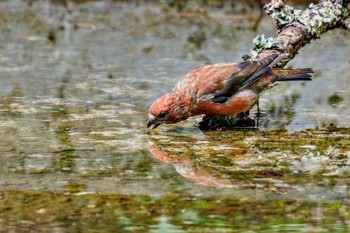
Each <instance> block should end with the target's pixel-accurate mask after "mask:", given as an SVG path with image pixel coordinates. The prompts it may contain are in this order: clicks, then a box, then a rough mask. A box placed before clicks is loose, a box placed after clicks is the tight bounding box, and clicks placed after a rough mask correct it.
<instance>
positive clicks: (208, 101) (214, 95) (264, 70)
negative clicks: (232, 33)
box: [147, 53, 313, 131]
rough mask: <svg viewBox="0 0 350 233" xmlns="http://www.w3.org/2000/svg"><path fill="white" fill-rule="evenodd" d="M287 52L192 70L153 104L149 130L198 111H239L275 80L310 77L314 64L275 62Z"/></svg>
mask: <svg viewBox="0 0 350 233" xmlns="http://www.w3.org/2000/svg"><path fill="white" fill-rule="evenodd" d="M286 57H287V54H280V55H278V54H276V53H274V54H272V55H269V56H267V57H264V58H261V59H259V60H257V61H243V62H238V63H216V64H211V65H206V66H203V67H199V68H197V69H194V70H191V71H189V72H188V73H187V74H185V75H184V76H182V77H181V78H180V79H179V80H178V82H177V83H176V84H175V87H174V88H173V90H172V91H171V92H169V93H166V94H164V95H162V96H161V97H159V98H158V99H157V100H156V101H155V102H154V103H153V104H152V105H151V106H150V108H149V111H148V113H149V117H148V121H147V130H148V131H150V130H152V129H154V128H156V127H158V126H159V125H161V124H175V123H178V122H181V121H184V120H186V119H188V118H189V117H192V116H197V115H202V114H205V115H235V114H239V113H242V112H247V111H249V110H250V109H251V108H252V107H253V106H254V104H255V103H256V101H257V100H258V98H259V96H260V94H261V92H262V91H264V90H265V89H268V88H269V87H271V86H272V84H274V83H275V82H284V81H310V80H312V79H311V77H312V75H311V73H313V70H312V69H311V68H304V69H282V68H276V67H275V66H276V65H277V64H278V63H279V62H280V61H282V60H283V59H284V58H286Z"/></svg>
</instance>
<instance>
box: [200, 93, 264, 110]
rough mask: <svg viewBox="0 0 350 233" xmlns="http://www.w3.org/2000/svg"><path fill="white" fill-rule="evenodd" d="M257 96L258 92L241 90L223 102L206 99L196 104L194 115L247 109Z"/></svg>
mask: <svg viewBox="0 0 350 233" xmlns="http://www.w3.org/2000/svg"><path fill="white" fill-rule="evenodd" d="M257 98H258V94H256V93H254V92H252V91H249V90H243V91H240V92H238V93H237V94H235V95H233V96H232V97H231V98H229V99H228V100H227V101H226V102H224V103H214V102H213V101H211V100H207V101H204V102H201V103H198V104H197V108H196V115H200V114H206V115H209V114H210V115H233V114H238V113H241V112H245V111H248V110H249V109H250V108H251V107H252V105H253V104H254V103H255V101H256V100H257Z"/></svg>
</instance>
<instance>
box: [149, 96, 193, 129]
mask: <svg viewBox="0 0 350 233" xmlns="http://www.w3.org/2000/svg"><path fill="white" fill-rule="evenodd" d="M148 113H149V118H148V122H147V129H154V128H156V127H158V126H159V125H160V124H162V123H165V124H174V123H177V122H180V121H182V120H185V119H187V118H188V117H189V114H188V113H187V112H186V111H185V108H184V106H183V105H182V104H181V97H180V96H179V95H178V94H177V93H174V92H172V93H167V94H165V95H163V96H161V97H159V98H158V99H157V100H156V101H155V102H154V103H153V104H152V105H151V107H150V108H149V110H148Z"/></svg>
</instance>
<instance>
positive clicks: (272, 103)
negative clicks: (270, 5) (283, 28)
mask: <svg viewBox="0 0 350 233" xmlns="http://www.w3.org/2000/svg"><path fill="white" fill-rule="evenodd" d="M243 7H247V10H249V12H250V14H249V15H245V14H237V13H235V9H236V8H234V9H231V10H232V11H233V12H230V11H227V10H225V9H227V8H224V9H222V8H210V11H209V13H208V12H207V13H206V12H204V11H208V8H205V7H204V8H203V9H202V8H201V9H202V11H183V12H177V11H176V10H174V9H173V8H169V7H168V6H167V5H166V4H165V3H162V4H146V3H144V4H136V3H115V2H108V1H105V2H89V3H85V4H73V3H69V4H68V8H69V10H70V13H69V12H68V11H67V9H65V8H64V7H63V6H62V5H59V4H57V3H50V2H46V1H42V2H41V1H36V2H33V3H31V4H30V3H29V2H22V1H3V2H1V3H0V12H1V14H0V15H1V17H0V28H1V33H0V53H1V58H0V75H1V78H0V85H1V87H2V88H1V89H0V131H1V132H2V133H1V135H0V137H1V138H0V175H1V179H0V231H1V232H2V231H3V232H10V231H13V232H47V231H48V230H52V229H53V230H55V231H56V232H144V231H150V232H209V231H210V232H241V231H247V232H248V231H250V232H255V231H259V232H283V231H284V232H291V231H296V232H298V231H304V232H327V231H330V230H333V231H335V232H346V231H349V230H350V229H349V228H350V215H349V210H350V202H349V200H350V199H349V198H348V197H349V194H350V193H349V184H350V180H349V174H350V140H349V136H350V128H349V127H350V86H349V85H348V84H347V83H348V79H349V78H350V77H349V74H348V72H347V71H348V70H349V68H350V60H349V58H348V54H349V52H350V46H349V43H347V42H348V40H349V37H350V35H349V33H348V32H344V31H340V30H335V31H332V32H329V33H328V34H326V35H324V36H322V38H321V39H320V40H316V41H313V42H312V43H311V44H310V45H308V46H306V47H305V48H303V49H302V50H301V51H300V54H299V55H298V56H297V57H296V58H295V59H294V60H293V61H292V62H290V64H289V66H291V67H300V68H306V67H311V68H313V69H314V70H315V71H316V74H315V78H314V80H313V81H312V82H306V83H289V84H281V85H279V86H276V87H274V88H272V89H270V90H268V91H266V92H265V94H263V95H262V97H261V99H260V109H261V115H260V117H259V118H257V114H256V110H255V109H254V110H253V111H252V113H251V115H252V118H253V119H254V120H255V121H257V123H258V125H259V127H258V128H255V129H245V130H238V129H237V130H236V131H228V132H202V131H200V130H199V129H198V127H197V124H198V122H199V121H200V117H197V118H193V119H190V120H188V121H186V122H183V123H179V124H177V125H172V126H162V127H160V128H159V129H157V131H155V132H154V133H152V134H147V132H146V129H145V123H146V120H147V109H148V107H149V105H150V104H151V103H152V102H153V101H154V100H155V99H156V98H157V97H159V96H160V95H161V94H163V93H165V92H167V91H169V90H171V89H172V87H173V85H174V84H175V82H176V81H177V79H178V78H179V77H181V76H182V75H183V74H184V73H186V72H187V71H189V70H190V69H193V68H195V67H198V66H201V65H204V64H207V63H215V62H225V61H238V60H241V58H240V56H241V55H242V54H245V53H248V52H249V49H250V47H251V41H252V39H253V38H254V36H255V35H256V34H258V33H265V34H267V35H271V36H272V35H273V34H274V30H273V25H272V23H271V20H270V19H269V18H268V17H263V18H262V20H261V22H260V23H259V25H258V28H257V30H256V31H254V30H253V28H254V25H255V22H256V19H257V18H258V17H259V14H258V12H257V9H256V8H254V7H253V8H251V7H252V6H243ZM251 12H253V13H251ZM234 13H235V14H234Z"/></svg>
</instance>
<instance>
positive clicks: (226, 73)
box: [173, 63, 236, 97]
mask: <svg viewBox="0 0 350 233" xmlns="http://www.w3.org/2000/svg"><path fill="white" fill-rule="evenodd" d="M235 65H236V63H217V64H212V65H206V66H203V67H200V68H197V69H194V70H191V71H190V72H188V73H187V74H185V75H184V76H183V77H182V78H180V80H179V81H178V82H177V83H176V85H175V87H174V90H173V91H174V92H182V93H184V94H185V95H187V96H193V95H195V96H196V97H201V96H204V95H207V94H211V93H214V92H215V91H217V90H220V89H222V88H223V87H224V85H225V83H224V82H225V80H227V78H229V77H230V75H231V74H232V72H233V70H234V68H235Z"/></svg>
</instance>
